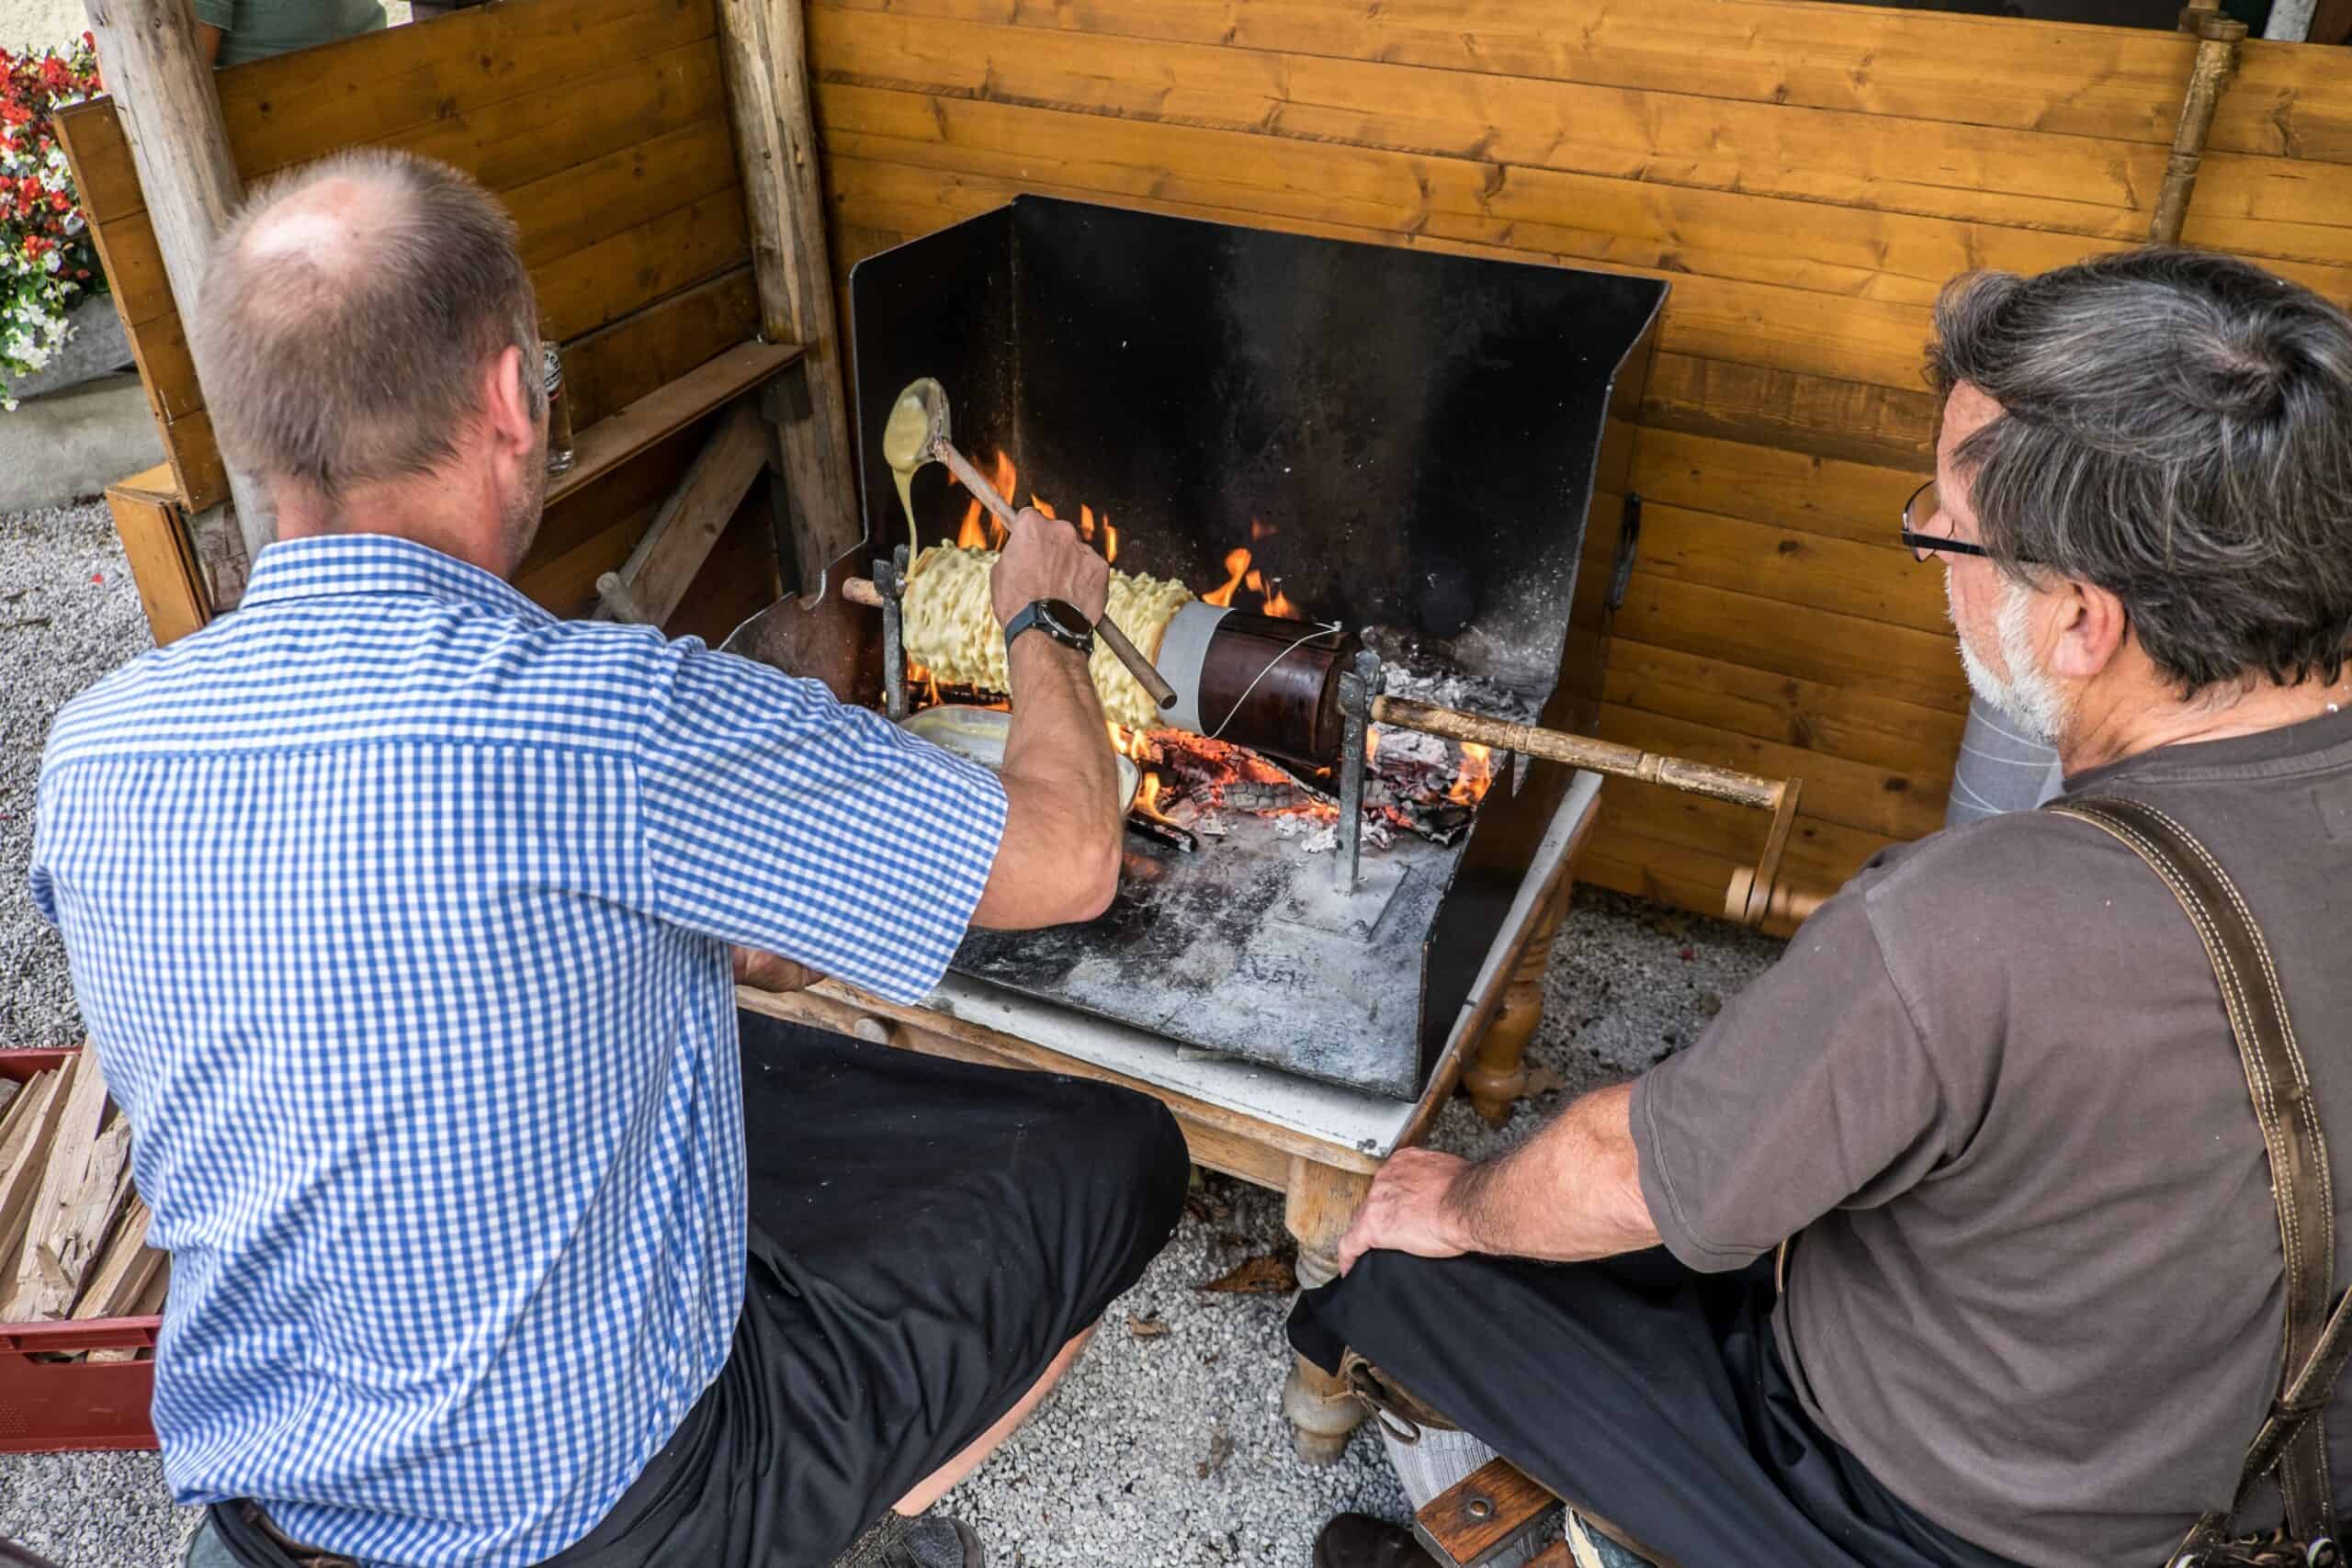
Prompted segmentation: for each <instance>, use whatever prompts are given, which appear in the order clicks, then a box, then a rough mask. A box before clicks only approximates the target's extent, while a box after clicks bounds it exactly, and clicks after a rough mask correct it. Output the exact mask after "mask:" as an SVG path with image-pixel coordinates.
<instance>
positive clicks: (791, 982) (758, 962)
mask: <svg viewBox="0 0 2352 1568" xmlns="http://www.w3.org/2000/svg"><path fill="white" fill-rule="evenodd" d="M734 953H735V983H736V984H737V985H739V986H749V987H752V988H753V989H754V990H761V991H805V990H807V989H808V988H809V987H811V986H813V985H815V984H816V983H817V982H818V981H820V980H821V979H823V978H824V976H822V975H820V974H818V973H817V972H816V971H815V970H814V969H811V968H809V967H808V966H807V965H806V964H795V963H794V962H793V961H792V960H791V959H789V958H779V957H777V956H776V955H775V953H762V952H760V951H758V950H757V949H755V948H749V947H739V948H736V949H735V950H734Z"/></svg>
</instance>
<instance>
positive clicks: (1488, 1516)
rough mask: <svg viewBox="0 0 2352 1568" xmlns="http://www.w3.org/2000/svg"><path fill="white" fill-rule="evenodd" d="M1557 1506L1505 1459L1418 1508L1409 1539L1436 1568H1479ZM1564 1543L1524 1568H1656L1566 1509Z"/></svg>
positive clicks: (1547, 1490)
mask: <svg viewBox="0 0 2352 1568" xmlns="http://www.w3.org/2000/svg"><path fill="white" fill-rule="evenodd" d="M1561 1506H1563V1505H1562V1504H1561V1502H1560V1499H1559V1498H1558V1497H1557V1496H1556V1495H1554V1494H1553V1492H1552V1491H1551V1489H1550V1488H1548V1487H1546V1486H1545V1485H1544V1483H1542V1482H1540V1481H1537V1480H1534V1479H1533V1478H1532V1477H1531V1476H1529V1475H1528V1474H1527V1472H1524V1471H1522V1470H1521V1469H1520V1468H1519V1467H1518V1466H1517V1465H1515V1464H1513V1463H1511V1462H1510V1461H1509V1460H1507V1459H1498V1460H1494V1461H1489V1462H1488V1463H1487V1464H1485V1465H1482V1466H1480V1467H1479V1468H1478V1469H1476V1470H1475V1471H1473V1472H1470V1473H1469V1474H1468V1475H1466V1476H1464V1477H1463V1478H1462V1479H1461V1480H1460V1481H1457V1482H1455V1483H1453V1485H1451V1486H1449V1487H1447V1488H1446V1489H1445V1490H1444V1491H1442V1492H1441V1493H1439V1494H1438V1495H1436V1496H1434V1497H1432V1498H1430V1500H1429V1501H1428V1502H1427V1503H1425V1504H1423V1505H1422V1506H1421V1507H1420V1509H1419V1512H1417V1513H1416V1514H1415V1515H1414V1516H1413V1534H1414V1536H1415V1537H1416V1538H1417V1539H1418V1540H1419V1541H1420V1543H1421V1545H1422V1547H1423V1548H1425V1549H1426V1550H1427V1551H1429V1553H1430V1556H1432V1557H1434V1558H1436V1559H1437V1560H1438V1562H1440V1563H1441V1564H1442V1565H1443V1568H1482V1565H1483V1564H1485V1563H1487V1562H1493V1561H1494V1560H1495V1559H1496V1558H1497V1557H1498V1556H1500V1555H1501V1554H1502V1553H1503V1552H1505V1551H1508V1550H1510V1548H1511V1547H1513V1546H1515V1545H1517V1544H1518V1543H1519V1542H1521V1541H1522V1540H1526V1539H1527V1537H1528V1536H1530V1535H1532V1534H1533V1533H1534V1532H1535V1531H1537V1530H1539V1529H1543V1528H1544V1524H1545V1523H1546V1522H1548V1521H1549V1520H1550V1518H1551V1517H1552V1514H1553V1511H1554V1510H1555V1509H1556V1508H1559V1507H1561ZM1527 1568H1657V1564H1655V1563H1653V1562H1651V1561H1650V1560H1649V1559H1648V1558H1645V1557H1642V1556H1639V1555H1637V1554H1636V1553H1634V1551H1631V1550H1630V1549H1628V1548H1627V1547H1625V1546H1624V1545H1623V1544H1621V1543H1620V1542H1618V1541H1617V1540H1614V1539H1613V1538H1612V1537H1611V1536H1610V1535H1608V1534H1605V1533H1603V1532H1602V1531H1601V1530H1600V1529H1598V1528H1596V1527H1595V1526H1594V1525H1593V1524H1592V1523H1591V1522H1590V1521H1589V1520H1588V1519H1586V1518H1584V1517H1581V1516H1579V1515H1578V1514H1577V1511H1576V1510H1575V1509H1573V1508H1570V1509H1568V1511H1567V1516H1566V1536H1565V1538H1564V1539H1562V1540H1555V1541H1554V1542H1552V1543H1551V1544H1550V1545H1549V1546H1546V1547H1545V1548H1544V1550H1543V1551H1540V1552H1538V1553H1536V1554H1535V1556H1534V1558H1533V1559H1532V1561H1531V1562H1529V1563H1528V1564H1527Z"/></svg>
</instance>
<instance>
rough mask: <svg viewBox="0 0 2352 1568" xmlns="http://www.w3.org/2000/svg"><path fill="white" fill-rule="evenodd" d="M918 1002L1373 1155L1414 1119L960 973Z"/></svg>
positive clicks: (1498, 951)
mask: <svg viewBox="0 0 2352 1568" xmlns="http://www.w3.org/2000/svg"><path fill="white" fill-rule="evenodd" d="M1599 795H1600V775H1599V774H1597V773H1578V774H1577V775H1576V777H1575V778H1573V779H1571V780H1570V781H1569V784H1568V791H1567V794H1566V795H1565V796H1564V797H1563V798H1562V799H1561V801H1560V808H1559V810H1558V811H1557V812H1555V814H1554V815H1553V818H1552V825H1551V827H1550V828H1549V829H1546V830H1545V832H1544V839H1543V841H1542V842H1541V843H1540V844H1538V845H1537V846H1536V851H1535V856H1534V860H1533V863H1532V864H1530V865H1529V867H1528V868H1527V874H1526V875H1525V876H1524V877H1522V878H1521V881H1520V886H1519V896H1518V897H1517V898H1516V899H1515V900H1514V901H1513V902H1512V904H1511V907H1510V910H1509V911H1508V912H1507V913H1506V915H1505V916H1504V919H1503V924H1502V930H1501V931H1500V932H1499V934H1498V935H1497V936H1496V938H1495V944H1494V946H1493V947H1492V948H1491V949H1489V950H1488V952H1487V962H1486V964H1484V965H1483V966H1482V967H1481V968H1480V970H1479V972H1478V978H1477V981H1476V984H1475V985H1473V986H1472V987H1471V991H1470V994H1471V995H1472V996H1474V997H1475V996H1477V995H1479V994H1480V993H1482V992H1484V991H1485V990H1486V988H1487V986H1488V985H1489V984H1491V983H1492V981H1493V980H1494V978H1495V976H1496V975H1497V973H1498V971H1499V970H1500V968H1501V967H1502V966H1503V965H1504V964H1508V963H1509V962H1510V956H1511V949H1512V946H1513V944H1514V942H1515V941H1516V938H1517V936H1518V933H1519V932H1521V931H1523V930H1525V929H1526V926H1527V922H1528V921H1530V920H1532V919H1534V918H1535V914H1536V910H1535V898H1536V893H1537V890H1538V889H1539V888H1541V887H1542V886H1544V883H1545V882H1546V880H1547V879H1548V876H1549V873H1550V872H1551V870H1552V868H1553V867H1555V866H1556V865H1557V864H1558V863H1559V862H1560V857H1561V856H1563V855H1565V854H1566V853H1567V849H1568V844H1569V842H1570V840H1573V839H1574V837H1575V836H1576V831H1577V828H1578V826H1579V825H1581V824H1582V823H1583V821H1584V819H1585V818H1586V817H1587V816H1588V815H1589V813H1590V812H1591V811H1592V809H1593V807H1594V805H1595V803H1596V801H1597V799H1598V797H1599ZM923 1005H924V1006H925V1007H927V1008H930V1009H932V1010H933V1011H937V1012H943V1013H945V1014H947V1015H948V1016H950V1017H952V1018H959V1019H962V1020H964V1021H967V1022H969V1023H977V1024H979V1025H981V1026H982V1027H983V1028H988V1029H993V1030H996V1031H998V1032H1001V1033H1004V1034H1010V1035H1012V1036H1013V1037H1014V1038H1015V1039H1020V1040H1026V1041H1028V1042H1030V1043H1032V1044H1036V1045H1043V1046H1044V1047H1046V1049H1047V1050H1049V1051H1058V1052H1060V1053H1061V1054H1062V1055H1066V1056H1072V1057H1075V1058H1077V1059H1078V1060H1080V1061H1081V1062H1087V1063H1091V1064H1092V1065H1093V1066H1099V1067H1107V1068H1109V1069H1110V1070H1112V1071H1114V1072H1117V1073H1123V1074H1125V1076H1127V1077H1131V1078H1137V1079H1140V1080H1142V1081H1143V1082H1145V1083H1148V1084H1151V1085H1153V1086H1155V1087H1157V1088H1159V1089H1172V1090H1174V1091H1175V1092H1177V1093H1180V1094H1188V1095H1191V1096H1192V1097H1193V1098H1194V1099H1195V1100H1206V1101H1208V1102H1209V1103H1210V1104H1212V1105H1219V1106H1223V1107H1225V1108H1226V1109H1227V1110H1231V1111H1239V1112H1240V1113H1242V1114H1243V1115H1245V1116H1254V1117H1256V1118H1258V1119H1260V1120H1261V1121H1265V1122H1272V1123H1274V1124H1275V1125H1276V1126H1280V1127H1285V1128H1288V1129H1290V1130H1291V1131H1293V1132H1296V1133H1304V1134H1306V1135H1307V1136H1309V1137H1313V1138H1317V1139H1320V1140H1322V1141H1323V1142H1326V1143H1330V1144H1336V1145H1340V1146H1342V1147H1345V1148H1351V1149H1354V1150H1357V1151H1359V1152H1361V1153H1363V1154H1366V1155H1370V1156H1373V1157H1374V1158H1377V1159H1385V1158H1386V1157H1387V1156H1389V1155H1390V1154H1392V1153H1394V1152H1395V1151H1396V1148H1397V1140H1398V1139H1399V1138H1401V1137H1402V1136H1403V1135H1404V1133H1405V1129H1406V1127H1407V1126H1408V1124H1409V1123H1410V1122H1411V1121H1412V1119H1413V1110H1414V1105H1413V1102H1412V1101H1409V1100H1390V1099H1388V1098H1386V1097H1385V1096H1383V1095H1374V1094H1364V1093H1361V1092H1359V1091H1357V1090H1354V1089H1341V1088H1340V1087H1339V1086H1338V1085H1336V1084H1328V1083H1321V1082H1318V1081H1317V1080H1315V1079H1313V1078H1303V1077H1296V1076H1295V1075H1293V1074H1290V1073H1285V1072H1281V1071H1279V1070H1277V1069H1275V1068H1272V1067H1268V1066H1259V1065H1256V1064H1254V1063H1248V1062H1235V1061H1217V1060H1208V1061H1204V1060H1198V1059H1188V1058H1187V1057H1186V1056H1184V1055H1180V1054H1179V1052H1178V1049H1177V1047H1176V1046H1174V1045H1173V1044H1171V1043H1170V1042H1168V1041H1167V1040H1164V1039H1162V1038H1161V1037H1159V1035H1156V1034H1152V1033H1150V1032H1148V1031H1145V1030H1141V1029H1137V1028H1135V1027H1134V1026H1132V1025H1129V1024H1124V1023H1114V1022H1111V1021H1109V1020H1107V1019H1102V1018H1097V1017H1095V1016H1094V1015H1092V1014H1091V1013H1082V1012H1078V1011H1075V1010H1071V1009H1069V1008H1064V1007H1057V1006H1055V1005H1054V1004H1052V1003H1050V1002H1040V1001H1036V1000H1034V999H1032V998H1027V997H1023V996H1019V995H1016V994H1015V993H1013V992H1011V991H1007V990H1005V989H1003V988H1001V987H997V986H991V985H989V984H988V983H987V982H985V981H981V980H974V979H970V978H967V976H962V975H954V974H951V975H949V976H948V977H947V978H946V979H945V980H944V981H943V982H942V983H941V985H940V987H939V988H938V989H936V990H934V991H933V992H932V994H931V995H930V997H928V998H925V1000H924V1003H923ZM1469 1015H1470V1008H1469V1004H1468V1003H1467V1002H1465V1003H1464V1005H1463V1010H1462V1017H1461V1018H1460V1019H1458V1020H1457V1021H1455V1023H1454V1031H1455V1033H1456V1036H1457V1037H1458V1036H1459V1034H1460V1032H1461V1031H1462V1030H1463V1029H1464V1028H1465V1027H1466V1026H1467V1025H1468V1023H1469Z"/></svg>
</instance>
